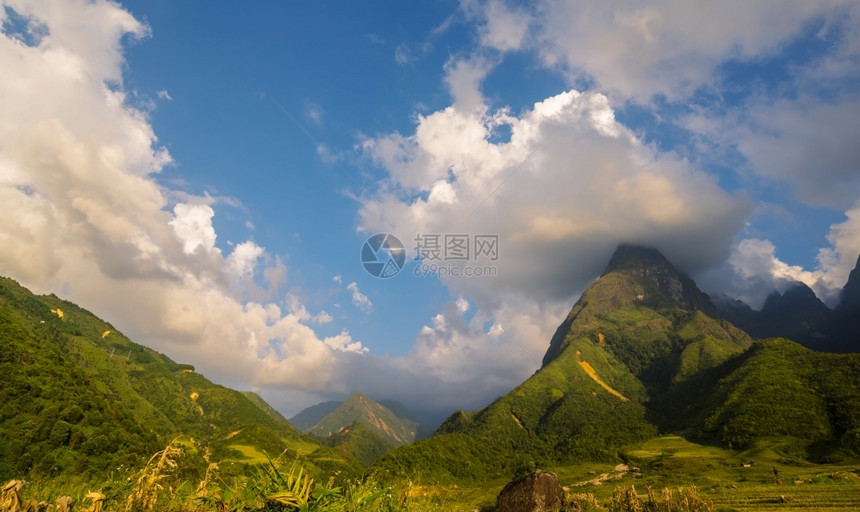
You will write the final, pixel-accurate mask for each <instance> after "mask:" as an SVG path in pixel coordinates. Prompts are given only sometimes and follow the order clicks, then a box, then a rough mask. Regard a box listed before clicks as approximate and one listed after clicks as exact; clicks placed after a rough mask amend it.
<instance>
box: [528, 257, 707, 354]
mask: <svg viewBox="0 0 860 512" xmlns="http://www.w3.org/2000/svg"><path fill="white" fill-rule="evenodd" d="M631 307H632V308H636V307H647V308H664V307H669V308H680V309H685V310H688V311H696V310H699V311H702V312H704V313H705V314H706V315H708V316H711V317H715V316H716V312H717V309H716V307H714V305H713V303H711V300H710V299H709V298H708V296H707V295H705V294H704V293H702V292H701V291H700V290H699V288H698V287H697V286H696V283H694V282H693V280H692V279H690V278H689V277H687V276H686V275H684V274H682V273H681V272H679V271H678V270H676V269H675V267H674V266H672V264H671V263H670V262H669V260H668V259H666V257H665V256H663V254H662V253H661V252H660V251H658V250H657V249H655V248H653V247H644V246H641V245H634V244H621V245H619V246H618V248H617V249H616V250H615V254H613V255H612V258H611V259H610V260H609V264H607V266H606V270H605V271H604V272H603V274H602V275H601V276H600V278H599V279H598V280H597V281H595V282H594V283H592V284H591V286H589V287H588V288H587V289H586V290H585V292H583V294H582V296H581V297H580V298H579V300H578V301H577V303H576V304H575V305H574V306H573V309H572V310H571V312H570V314H569V315H568V316H567V319H566V320H565V321H564V322H563V323H562V324H561V325H560V326H559V327H558V329H557V330H556V333H555V335H554V336H553V338H552V340H551V341H550V346H549V349H548V350H547V352H546V354H544V358H543V365H544V366H546V365H547V364H548V363H549V362H550V361H552V360H553V359H554V358H555V357H556V356H558V354H560V353H561V351H562V350H563V349H564V347H565V338H566V337H567V335H568V333H569V332H570V331H571V329H572V328H574V325H575V324H577V323H579V324H582V326H585V325H590V324H591V323H592V322H591V320H590V319H592V318H597V317H599V316H601V315H605V314H608V313H610V312H611V311H614V310H617V309H619V308H631Z"/></svg>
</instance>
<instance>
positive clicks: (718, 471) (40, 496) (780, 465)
mask: <svg viewBox="0 0 860 512" xmlns="http://www.w3.org/2000/svg"><path fill="white" fill-rule="evenodd" d="M780 445H781V441H780V440H778V439H773V440H764V441H761V442H759V443H758V444H757V446H756V447H754V448H753V449H751V450H747V451H743V452H738V451H730V450H725V449H721V448H716V447H712V446H703V445H698V444H695V443H691V442H689V441H686V440H684V439H683V438H681V437H679V436H663V437H659V438H654V439H650V440H648V441H645V442H643V443H639V444H637V445H635V446H632V447H631V448H630V449H629V450H627V451H626V452H624V457H625V458H626V459H627V461H628V462H627V464H621V465H613V464H612V463H580V464H574V465H563V466H557V467H549V468H547V469H550V470H552V471H554V472H555V473H556V474H557V475H558V476H559V479H560V482H561V483H562V485H564V486H565V489H566V501H567V504H568V505H567V506H568V509H569V510H584V511H595V512H616V511H618V512H632V511H639V512H643V511H649V510H654V511H677V512H691V511H723V512H729V511H738V512H740V511H745V512H746V511H750V512H762V511H767V510H781V511H797V510H805V511H806V510H812V511H824V510H829V511H837V510H840V511H841V510H858V509H860V475H858V469H857V468H856V466H837V465H827V466H821V465H814V464H803V465H796V464H788V463H785V461H783V460H782V459H781V457H780V456H779V455H778V453H777V452H778V451H779V449H780ZM188 446H189V444H188V442H187V441H186V442H181V443H180V442H174V443H172V444H171V445H170V446H168V448H167V449H165V450H162V451H160V452H158V453H157V454H156V455H155V456H153V457H151V458H150V459H149V462H148V463H146V464H145V465H144V466H142V468H141V469H140V470H137V471H133V472H129V474H128V477H125V475H123V477H122V478H113V479H111V480H109V481H108V482H105V483H104V484H103V485H101V486H99V487H95V489H97V490H96V491H93V489H94V488H78V489H70V488H69V487H67V486H58V485H57V484H56V481H36V482H33V483H31V484H27V485H26V486H23V487H22V484H21V483H20V482H18V484H17V486H16V485H11V486H10V485H7V486H5V487H4V489H5V488H9V491H5V492H4V495H3V497H2V498H3V499H0V502H2V503H6V502H7V501H6V498H13V499H9V500H8V501H9V502H12V501H16V502H17V503H19V504H20V505H22V506H21V507H20V508H18V509H15V508H12V507H7V508H4V506H3V505H0V512H6V511H12V510H15V511H16V512H17V511H19V510H22V509H23V508H24V506H26V505H27V503H28V501H29V500H33V501H34V502H39V501H42V500H44V501H45V502H54V501H56V500H57V498H60V497H61V496H66V495H67V496H68V497H69V498H68V500H69V501H70V502H71V503H72V509H73V510H80V511H83V510H85V509H87V510H92V509H91V508H89V507H90V506H91V504H92V503H93V501H94V498H99V500H100V501H99V504H100V506H101V507H102V510H104V511H105V512H110V511H140V512H144V511H152V510H159V511H173V510H175V511H180V510H182V511H201V512H202V511H209V510H215V511H223V510H232V511H246V510H264V511H275V510H277V511H288V510H289V511H292V510H308V511H310V510H316V511H320V512H328V511H380V512H381V511H404V512H410V511H423V510H450V511H455V510H457V511H471V510H475V509H479V510H491V509H492V506H493V505H494V503H495V500H496V496H497V495H498V493H499V491H500V490H501V489H502V487H503V486H504V485H505V483H506V480H504V479H492V480H484V481H481V482H474V483H468V482H467V483H463V484H451V483H449V484H416V483H413V482H410V481H408V480H399V481H395V482H389V483H387V484H381V483H379V481H378V480H376V479H374V478H372V477H368V478H362V479H351V480H349V481H346V482H343V483H340V484H337V483H335V482H334V481H333V480H331V479H318V478H314V477H312V476H311V475H310V474H309V473H308V471H307V470H306V468H305V466H304V465H303V464H302V462H301V461H300V460H297V459H295V458H289V457H280V458H277V459H274V460H269V459H266V460H264V461H262V462H261V463H260V464H256V465H254V466H253V468H252V470H251V471H250V472H249V474H248V475H246V476H229V475H225V474H224V473H223V472H222V471H221V469H220V468H219V467H218V465H216V464H209V465H206V463H205V462H202V461H201V463H202V466H201V467H199V468H197V471H196V473H199V474H201V475H202V476H201V477H199V478H198V477H195V478H190V477H188V476H187V475H186V474H183V473H181V472H180V468H181V467H183V466H184V465H185V463H184V462H183V461H184V459H185V458H186V457H188V454H189V452H188ZM774 469H776V472H774ZM12 491H14V492H12ZM13 494H14V495H15V496H14V497H13ZM87 496H90V498H87ZM575 505H576V506H579V508H578V509H576V508H574V506H575Z"/></svg>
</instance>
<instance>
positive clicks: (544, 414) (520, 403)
mask: <svg viewBox="0 0 860 512" xmlns="http://www.w3.org/2000/svg"><path fill="white" fill-rule="evenodd" d="M715 316H716V308H715V307H714V306H713V304H712V303H711V302H710V300H709V298H708V297H707V295H705V294H704V293H702V292H701V291H700V290H699V289H698V288H697V287H696V285H695V283H694V282H693V281H692V280H691V279H689V278H688V277H686V276H684V275H683V274H681V273H679V272H678V271H677V270H676V269H674V267H673V266H672V265H671V263H669V262H668V261H667V260H666V259H665V258H664V257H663V256H662V255H661V254H660V253H659V252H658V251H656V250H654V249H649V248H643V247H636V246H621V247H619V249H618V250H617V251H616V253H615V255H614V256H613V258H612V260H611V261H610V262H609V264H608V265H607V268H606V271H605V272H604V273H603V275H602V276H601V277H600V278H599V279H598V280H597V281H595V282H594V283H593V284H592V285H591V286H590V287H589V288H588V289H587V290H586V291H585V292H584V293H583V294H582V296H581V297H580V299H579V300H578V301H577V303H576V304H575V305H574V307H573V308H572V310H571V312H570V314H569V315H568V317H567V318H566V319H565V320H564V322H563V323H562V324H561V325H560V326H559V328H558V330H557V332H556V334H555V335H554V336H553V338H552V340H551V341H550V346H549V348H548V350H547V353H546V355H545V357H544V359H543V366H542V367H541V368H540V370H539V371H537V372H536V373H535V374H534V375H533V376H532V377H530V378H529V379H528V380H526V381H525V382H524V383H522V384H521V385H520V386H517V387H516V388H515V389H513V390H512V391H511V392H509V393H507V394H506V395H504V396H502V397H500V398H499V399H497V400H496V401H495V402H493V403H492V404H490V405H489V406H487V407H486V408H484V409H481V410H479V411H475V412H472V413H467V412H464V411H458V412H457V413H455V414H454V415H452V416H451V417H450V418H449V419H448V420H447V421H446V422H445V423H443V424H442V426H441V427H440V428H439V429H438V431H437V433H436V435H435V436H434V437H432V438H430V439H427V440H424V441H418V442H416V443H414V444H413V445H410V446H406V447H402V448H399V449H397V450H394V451H393V452H391V453H390V454H388V455H386V456H385V457H383V458H382V459H381V460H380V462H379V463H378V464H377V466H376V467H377V470H378V471H379V472H380V473H381V474H384V475H403V474H404V473H405V474H406V475H407V476H409V477H410V478H412V477H416V478H430V479H434V480H438V481H455V480H460V479H479V478H484V477H486V476H487V475H490V476H510V475H512V474H515V473H517V472H520V471H523V470H526V469H529V468H531V467H535V466H550V465H553V464H568V463H576V462H581V461H584V460H592V461H600V460H603V461H614V460H618V457H619V451H621V450H622V448H623V447H624V446H629V445H631V444H635V443H637V442H641V441H643V440H645V439H648V438H650V437H653V436H654V435H655V434H656V433H657V432H660V431H675V430H684V431H685V432H687V433H688V434H690V435H694V436H698V437H700V438H703V439H705V438H709V439H713V440H714V442H717V443H721V444H723V445H724V446H728V445H732V446H735V447H738V446H742V445H743V446H747V445H749V443H751V442H752V441H753V440H754V439H755V438H757V437H759V436H764V435H778V436H779V435H784V436H792V437H793V438H794V439H796V440H797V443H796V444H797V445H798V446H800V452H799V455H800V458H803V457H806V456H807V455H808V453H807V452H806V451H805V450H806V448H807V445H808V444H809V443H810V442H811V443H813V444H815V445H816V447H817V448H819V449H820V450H821V455H822V456H825V457H826V456H833V455H835V454H836V453H837V452H845V451H846V450H847V451H849V452H850V451H851V450H852V449H851V448H850V446H849V445H850V440H851V439H852V436H853V435H854V434H852V432H853V431H854V429H855V428H856V427H857V426H858V424H857V422H856V414H857V413H858V411H860V403H857V402H856V396H855V394H854V393H852V392H851V391H850V389H849V388H850V383H854V382H857V379H858V376H860V369H858V367H857V361H856V359H855V357H854V356H838V355H825V354H816V353H812V352H810V351H808V350H805V349H803V348H802V347H800V346H798V345H796V344H794V343H791V342H787V341H784V342H768V343H765V344H761V345H753V344H752V340H751V339H750V337H749V336H748V335H747V334H746V333H745V332H743V331H741V330H740V329H738V328H736V327H735V326H733V325H731V324H730V323H729V322H727V321H726V320H722V319H718V318H714V317H715ZM751 347H752V348H751ZM774 347H776V348H777V350H773V348H774ZM792 351H800V353H802V357H801V356H798V357H790V358H789V359H790V360H791V362H792V365H794V366H791V367H792V368H796V370H788V369H786V368H787V367H785V366H781V365H780V364H779V360H780V358H782V357H783V356H784V354H785V353H791V352H792ZM826 368H830V369H831V370H832V371H833V374H832V375H833V377H832V378H831V379H830V380H832V381H833V385H827V386H825V385H823V384H819V383H817V382H816V379H818V381H819V382H822V383H823V382H824V381H825V380H827V379H822V374H823V373H826V371H825V369H826ZM801 376H802V379H801V380H800V381H796V379H799V378H801ZM783 379H788V384H787V385H786V386H784V387H782V388H780V389H778V390H776V391H779V392H778V393H776V394H775V395H773V396H777V397H782V398H784V399H785V402H784V405H783V406H780V407H777V406H775V405H774V404H770V403H769V398H768V397H769V396H770V395H769V393H770V392H771V391H774V388H776V387H780V386H781V383H782V381H783ZM838 382H842V383H848V384H843V385H837V383H838ZM764 383H769V385H768V386H764ZM855 389H858V387H857V386H855ZM801 391H802V392H801ZM794 393H799V394H797V398H796V400H795V399H792V398H790V396H789V395H793V394H794ZM805 407H809V408H810V409H809V410H808V411H803V410H802V409H803V408H805ZM836 411H838V412H836ZM811 416H815V417H816V418H817V420H816V421H815V422H812V423H809V420H810V417H811ZM804 421H805V422H806V423H802V422H804ZM765 423H766V424H767V425H768V427H767V428H762V429H760V430H756V429H758V428H759V427H760V426H761V425H762V424H765ZM810 425H811V426H810ZM811 434H814V435H811ZM846 436H847V437H846Z"/></svg>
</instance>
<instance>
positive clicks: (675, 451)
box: [412, 436, 860, 512]
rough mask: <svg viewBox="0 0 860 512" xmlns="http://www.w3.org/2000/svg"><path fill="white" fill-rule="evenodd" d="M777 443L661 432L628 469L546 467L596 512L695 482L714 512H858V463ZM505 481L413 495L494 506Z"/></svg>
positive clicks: (431, 504) (470, 506) (438, 506)
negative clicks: (832, 461) (789, 451)
mask: <svg viewBox="0 0 860 512" xmlns="http://www.w3.org/2000/svg"><path fill="white" fill-rule="evenodd" d="M780 448H781V441H780V440H776V439H774V440H765V441H762V442H760V443H757V444H756V446H754V447H753V448H752V449H750V450H747V451H743V452H732V451H728V450H723V449H720V448H716V447H713V446H705V445H699V444H695V443H691V442H689V441H687V440H685V439H683V438H681V437H678V436H664V437H659V438H655V439H651V440H649V441H647V442H645V443H643V444H641V445H639V446H636V447H633V448H632V449H631V450H629V451H628V452H626V455H627V457H628V459H629V461H628V464H625V465H623V466H625V467H621V466H619V465H617V464H616V465H613V464H595V463H589V464H579V465H576V466H561V467H551V468H546V469H547V470H550V471H553V472H554V473H556V474H557V475H558V477H559V480H560V482H561V484H562V485H563V486H564V487H565V488H566V490H567V491H568V494H570V495H574V494H591V495H592V496H593V497H594V498H595V500H596V501H597V503H599V504H600V506H601V508H597V509H594V510H606V506H607V504H608V502H609V500H610V498H611V496H612V494H613V492H614V491H615V489H616V488H618V487H628V488H629V487H630V486H634V487H635V488H636V490H637V492H638V493H639V494H640V495H645V494H647V489H648V488H649V487H650V488H652V489H654V490H657V491H658V492H659V491H661V490H662V489H664V488H667V487H668V488H670V489H676V488H678V487H685V488H689V487H690V486H696V488H697V490H698V494H699V496H701V497H702V498H703V499H705V500H706V501H709V502H711V503H712V504H713V510H714V511H722V512H730V511H737V512H746V511H749V512H759V511H785V512H793V511H800V510H803V511H860V463H858V464H856V465H829V464H828V465H815V464H809V463H799V462H795V461H792V460H790V459H786V458H785V457H784V456H782V455H780ZM774 468H776V470H777V472H778V475H779V480H780V483H777V476H776V475H775V474H774V471H773V470H774ZM604 475H605V479H603V481H602V482H597V483H595V480H598V481H599V480H601V477H604ZM506 483H507V481H504V480H498V481H492V482H486V483H483V484H481V485H465V486H456V485H455V486H416V487H414V488H413V491H412V495H413V496H414V498H415V504H416V505H418V506H424V507H426V509H427V510H431V509H432V510H452V511H453V510H463V511H472V510H476V509H477V510H489V509H490V507H492V506H493V505H494V504H495V500H496V496H497V495H498V493H499V492H500V491H501V489H502V488H503V487H504V486H505V484H506ZM419 509H420V508H419Z"/></svg>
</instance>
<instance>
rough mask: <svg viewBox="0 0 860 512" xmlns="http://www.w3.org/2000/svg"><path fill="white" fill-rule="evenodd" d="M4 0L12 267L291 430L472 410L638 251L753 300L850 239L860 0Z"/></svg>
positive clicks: (823, 282)
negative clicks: (351, 409)
mask: <svg viewBox="0 0 860 512" xmlns="http://www.w3.org/2000/svg"><path fill="white" fill-rule="evenodd" d="M2 5H3V9H2V10H0V19H2V39H0V43H2V46H0V65H2V66H3V68H4V69H7V70H9V72H7V73H4V76H3V77H2V78H0V97H2V98H3V99H2V100H0V108H2V109H3V111H4V112H6V114H4V116H3V118H4V119H3V121H0V200H2V204H5V205H7V207H8V208H10V211H14V212H16V214H15V215H6V216H4V220H3V221H2V223H0V240H2V241H3V243H2V244H0V245H2V248H0V273H2V274H4V275H10V276H12V277H14V278H16V279H18V280H19V281H21V282H22V283H23V284H25V285H27V286H30V287H31V288H33V289H35V290H37V291H39V292H56V293H58V294H61V295H64V296H66V297H68V298H70V299H71V300H74V301H76V302H78V303H79V304H81V305H83V306H85V307H87V308H89V309H91V310H92V311H94V312H95V313H97V314H99V315H100V316H103V317H105V318H107V319H109V320H110V321H111V322H113V323H114V324H115V325H117V326H118V327H119V328H120V329H122V330H123V332H125V333H126V334H128V335H129V336H131V337H132V338H133V339H135V340H136V341H139V342H141V343H144V344H147V345H149V346H152V347H154V348H156V349H158V350H160V351H163V352H165V353H167V354H169V355H170V356H172V357H174V358H176V359H178V360H181V361H187V362H191V363H193V364H195V365H197V366H198V368H199V369H200V370H201V371H202V372H204V373H205V374H206V375H207V376H209V377H210V378H212V379H214V380H216V381H218V382H221V383H224V384H227V385H232V386H236V387H240V388H243V389H255V390H258V391H260V392H261V393H262V394H263V395H264V396H265V397H266V398H267V399H269V400H270V401H272V402H273V403H274V404H275V405H276V406H278V407H279V408H281V409H282V410H284V411H285V412H287V413H291V412H296V411H297V410H298V409H300V408H301V407H303V406H306V405H310V404H311V403H314V402H316V401H319V400H321V399H325V398H338V397H343V396H345V395H346V394H348V393H349V392H352V391H362V392H365V393H368V394H370V395H371V396H374V397H376V398H380V399H382V398H394V399H399V400H402V401H404V402H410V403H413V404H416V403H417V404H421V405H422V406H423V407H426V408H428V409H435V410H438V411H447V410H450V409H452V408H454V407H464V408H469V407H477V406H480V405H483V404H485V403H486V402H487V401H488V400H490V399H492V398H493V397H495V396H496V395H498V394H499V393H502V392H504V391H506V390H507V389H510V388H511V387H513V386H514V385H516V384H518V383H519V382H520V381H521V380H523V379H524V378H525V377H527V376H528V375H529V374H530V373H531V372H533V371H534V370H535V369H536V368H537V366H538V365H539V362H540V358H541V356H542V355H543V351H544V350H545V349H546V346H547V344H548V342H549V338H550V336H551V335H552V332H553V331H554V330H555V327H556V326H557V324H558V322H559V321H560V320H561V319H562V318H563V316H564V315H565V314H566V313H567V311H568V310H569V308H570V306H571V305H572V303H573V301H575V299H576V298H577V296H578V295H579V293H581V291H582V290H583V289H584V287H585V286H587V284H588V283H589V282H590V281H591V280H593V279H594V278H595V277H596V276H597V275H598V274H599V272H600V271H601V269H602V267H603V265H604V264H605V263H606V261H607V260H608V258H609V256H610V255H611V252H612V250H613V249H614V247H615V246H616V245H617V244H618V243H620V242H625V241H631V242H638V243H643V244H649V245H654V246H656V247H658V248H660V249H661V250H662V251H663V252H664V253H665V254H666V255H667V256H669V257H670V259H672V260H673V261H674V262H675V263H676V264H677V265H678V266H679V267H680V268H682V269H683V270H685V271H687V272H689V273H691V274H692V275H693V276H694V277H695V278H696V279H697V280H698V282H699V283H700V284H701V286H702V287H703V288H704V289H705V290H706V291H708V292H711V293H715V294H716V293H725V294H727V295H729V296H732V297H736V298H742V299H744V300H746V301H748V302H749V303H751V304H752V305H754V306H756V305H760V303H761V302H762V301H763V299H764V297H765V296H766V295H767V294H768V293H770V292H772V291H773V290H774V289H778V290H779V289H783V288H784V287H785V286H786V285H787V283H789V282H791V281H794V280H801V281H804V282H805V283H807V284H808V285H809V286H811V287H812V288H813V289H814V290H815V291H816V293H818V295H819V296H820V297H821V298H822V299H823V300H825V301H826V302H828V304H830V305H834V304H835V303H836V302H837V301H838V290H839V289H840V288H841V286H842V285H843V284H844V282H845V279H846V278H847V275H848V272H849V271H850V270H851V269H852V268H853V266H854V263H855V262H856V261H857V255H858V253H860V201H858V200H860V166H858V161H860V160H858V157H860V149H858V148H860V144H857V142H858V137H860V135H858V134H860V93H858V91H860V87H858V85H860V83H858V82H860V8H858V7H857V6H856V5H855V4H854V3H852V2H841V1H837V0H834V1H828V2H815V3H810V2H805V1H796V2H795V1H788V2H757V3H755V4H754V5H748V4H747V3H745V2H729V3H727V4H721V5H720V6H719V7H711V8H710V9H711V10H710V11H707V12H706V11H704V10H703V8H702V7H701V6H698V7H697V6H694V5H692V4H689V3H687V2H675V1H673V0H661V1H654V2H650V3H645V2H643V3H640V4H637V5H635V6H634V5H632V4H630V3H629V2H614V1H608V2H600V3H592V2H581V1H577V0H566V1H557V2H549V1H547V2H536V3H528V4H526V3H517V2H505V1H502V0H496V1H478V0H463V1H461V2H455V1H432V2H420V3H410V4H396V3H395V4H391V3H382V2H361V3H358V2H332V3H327V2H275V1H266V2H254V3H253V4H251V5H247V4H228V3H223V4H220V3H219V4H218V5H217V6H213V4H212V3H211V2H190V1H189V2H179V3H177V2H168V1H162V0H156V1H128V2H119V3H110V2H104V1H94V2H90V1H85V0H62V1H61V0H50V1H46V2H29V1H26V0H5V1H3V2H2ZM377 232H390V233H393V234H395V235H397V236H398V237H400V238H401V239H402V240H403V242H404V245H405V246H406V249H407V251H409V255H410V257H409V258H408V259H407V266H406V268H405V269H404V270H403V271H402V272H401V273H400V274H399V275H397V276H395V277H393V278H390V279H377V278H375V277H373V276H371V275H369V274H368V273H367V272H366V271H365V270H364V268H363V267H362V264H361V259H360V255H359V253H360V249H361V247H362V244H363V242H364V241H365V240H366V239H367V238H368V237H369V236H370V235H371V234H374V233H377ZM422 234H423V235H426V234H438V235H442V236H444V235H445V234H448V235H465V236H467V237H469V239H470V240H474V237H475V236H478V235H494V236H498V239H499V257H498V260H493V261H488V260H486V259H484V260H480V261H479V260H478V259H477V258H473V261H466V262H463V261H454V260H451V261H444V262H440V263H444V264H445V265H447V267H446V268H447V269H448V270H450V269H454V271H464V270H466V269H467V267H474V266H492V267H493V269H492V271H493V275H492V276H490V277H488V276H484V277H462V276H445V277H441V278H440V277H436V276H424V277H416V276H415V275H413V271H414V270H415V269H416V268H419V270H420V267H419V262H416V261H413V258H412V256H413V255H414V248H415V242H414V238H415V237H416V236H421V235H422ZM425 263H426V261H425Z"/></svg>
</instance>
